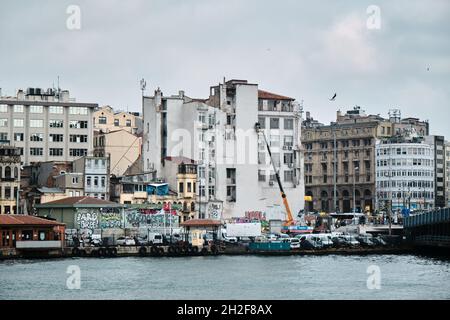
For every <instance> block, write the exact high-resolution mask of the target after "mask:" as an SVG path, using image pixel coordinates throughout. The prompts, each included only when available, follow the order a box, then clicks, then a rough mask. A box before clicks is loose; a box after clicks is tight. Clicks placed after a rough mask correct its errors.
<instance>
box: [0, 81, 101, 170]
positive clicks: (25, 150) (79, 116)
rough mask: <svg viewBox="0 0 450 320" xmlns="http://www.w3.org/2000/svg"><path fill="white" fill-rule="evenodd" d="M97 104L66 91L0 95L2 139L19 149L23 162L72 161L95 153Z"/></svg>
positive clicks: (26, 163) (32, 89) (50, 90)
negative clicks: (94, 126) (93, 149)
mask: <svg viewBox="0 0 450 320" xmlns="http://www.w3.org/2000/svg"><path fill="white" fill-rule="evenodd" d="M96 107H98V105H97V104H92V103H78V102H75V100H74V99H73V98H70V96H69V91H65V90H64V91H60V92H59V91H54V90H52V89H48V90H47V91H44V90H42V89H39V88H28V89H27V91H26V92H24V91H23V90H19V91H18V93H17V96H16V97H0V140H10V141H11V145H14V146H15V147H17V148H19V150H20V152H21V161H22V163H23V164H24V165H29V164H30V163H35V162H43V161H72V160H74V159H76V158H79V157H81V156H85V155H87V154H88V153H89V152H92V141H93V137H92V135H93V130H92V127H93V126H92V113H93V110H94V108H96Z"/></svg>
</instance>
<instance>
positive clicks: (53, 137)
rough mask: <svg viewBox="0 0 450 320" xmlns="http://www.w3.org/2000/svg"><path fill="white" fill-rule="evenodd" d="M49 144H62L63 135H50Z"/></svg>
mask: <svg viewBox="0 0 450 320" xmlns="http://www.w3.org/2000/svg"><path fill="white" fill-rule="evenodd" d="M49 141H50V142H63V141H64V135H62V134H53V133H51V134H50V140H49Z"/></svg>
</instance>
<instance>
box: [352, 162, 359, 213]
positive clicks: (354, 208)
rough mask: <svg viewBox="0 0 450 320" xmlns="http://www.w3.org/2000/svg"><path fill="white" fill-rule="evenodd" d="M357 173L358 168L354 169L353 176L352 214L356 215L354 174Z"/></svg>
mask: <svg viewBox="0 0 450 320" xmlns="http://www.w3.org/2000/svg"><path fill="white" fill-rule="evenodd" d="M357 171H358V173H359V167H355V169H354V174H353V213H356V172H357Z"/></svg>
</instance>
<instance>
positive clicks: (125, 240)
mask: <svg viewBox="0 0 450 320" xmlns="http://www.w3.org/2000/svg"><path fill="white" fill-rule="evenodd" d="M116 244H117V245H119V246H135V245H136V242H135V241H134V239H133V238H131V237H119V238H118V239H117V240H116Z"/></svg>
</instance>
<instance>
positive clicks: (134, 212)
mask: <svg viewBox="0 0 450 320" xmlns="http://www.w3.org/2000/svg"><path fill="white" fill-rule="evenodd" d="M174 212H175V213H176V211H169V212H164V213H162V212H161V211H149V210H139V209H131V210H126V211H125V221H126V226H127V227H135V228H137V227H149V228H162V227H164V224H165V225H166V227H170V226H172V227H177V226H178V223H179V217H178V216H177V215H176V214H174Z"/></svg>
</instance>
